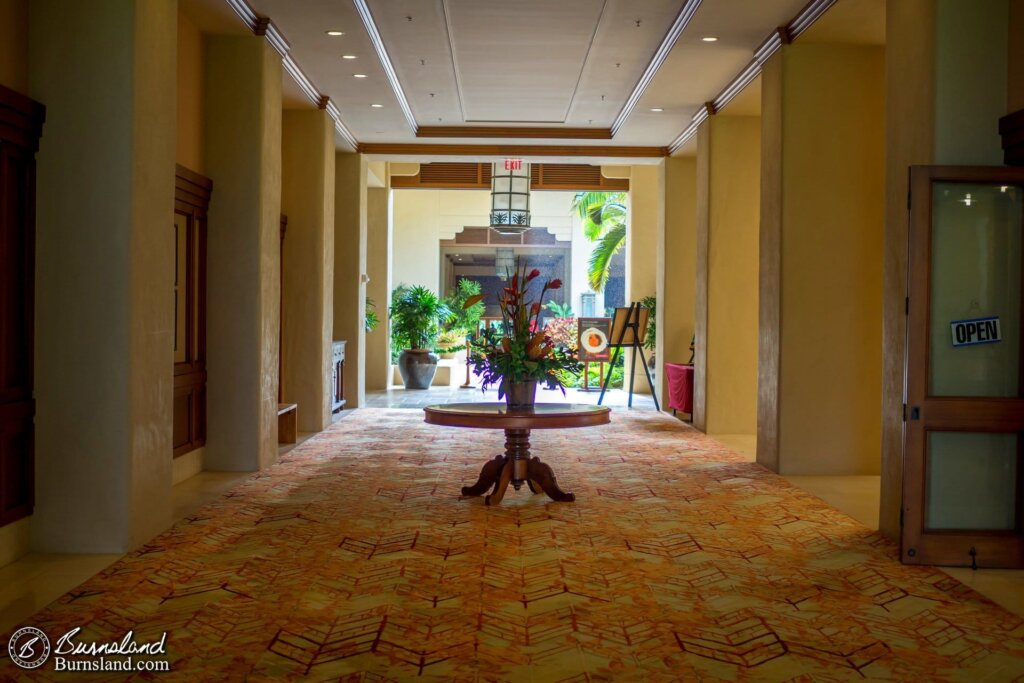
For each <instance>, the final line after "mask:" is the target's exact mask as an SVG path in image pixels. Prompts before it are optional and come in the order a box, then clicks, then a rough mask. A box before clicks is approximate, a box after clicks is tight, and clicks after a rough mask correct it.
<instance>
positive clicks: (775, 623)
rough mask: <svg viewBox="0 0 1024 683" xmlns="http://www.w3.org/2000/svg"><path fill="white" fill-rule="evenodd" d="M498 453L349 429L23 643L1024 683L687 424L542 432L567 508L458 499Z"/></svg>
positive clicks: (470, 436)
mask: <svg viewBox="0 0 1024 683" xmlns="http://www.w3.org/2000/svg"><path fill="white" fill-rule="evenodd" d="M502 440H503V439H502V435H501V433H500V432H495V431H487V430H468V429H452V428H445V427H436V426H430V425H426V424H424V423H423V421H422V413H421V412H420V411H412V410H404V411H403V410H375V409H364V410H360V411H357V412H355V413H354V414H353V415H352V416H351V417H348V418H346V419H344V420H342V421H340V422H338V423H336V424H335V425H333V426H332V427H331V428H330V429H329V430H327V431H326V432H324V433H323V434H321V435H319V436H318V437H315V438H314V439H311V440H310V441H308V442H306V443H305V444H303V445H301V446H300V447H298V448H296V449H295V450H294V451H292V452H291V453H290V454H288V455H287V456H285V457H284V458H283V459H282V461H281V462H280V463H278V464H277V465H275V466H273V467H271V468H269V469H267V470H265V471H263V472H261V473H259V474H257V475H254V476H253V477H252V478H250V479H248V480H246V481H245V482H244V483H242V484H241V485H240V486H238V487H237V488H235V489H233V490H232V491H231V492H229V493H228V494H227V495H226V496H225V497H223V498H222V499H221V500H219V501H218V502H216V503H214V504H212V505H210V506H207V507H206V508H204V509H202V510H201V511H200V512H198V513H196V514H195V515H193V516H191V517H189V518H187V519H186V520H184V521H182V522H181V523H179V524H177V525H176V526H174V527H173V528H172V529H170V530H169V531H167V532H166V533H164V534H162V535H161V536H159V537H158V538H156V539H155V540H154V541H153V542H151V543H149V544H148V545H146V546H145V547H142V548H140V549H139V550H137V551H136V552H134V553H132V554H131V555H129V556H127V557H126V558H124V559H123V560H121V561H119V562H117V563H116V564H114V565H112V566H111V567H110V568H109V569H107V570H106V571H104V572H102V573H101V574H98V575H97V576H95V577H94V578H92V579H91V580H89V581H88V582H86V583H85V584H83V585H82V586H80V587H79V588H77V589H76V590H74V591H71V592H70V593H68V594H66V595H64V596H63V597H62V598H60V599H59V600H57V601H56V602H55V603H54V604H52V605H51V606H50V607H48V608H47V609H46V610H44V611H43V612H41V613H39V614H37V615H36V616H35V617H34V618H33V620H32V624H33V625H34V626H37V627H40V628H42V629H43V630H44V631H46V632H47V633H55V632H58V633H59V632H62V631H65V630H67V629H70V628H72V627H74V626H83V629H84V630H83V633H82V635H81V636H80V638H79V639H80V640H85V639H96V640H120V638H121V637H122V636H123V635H124V633H125V632H126V631H127V630H128V629H134V630H135V632H136V634H137V635H138V637H139V639H140V640H144V639H147V638H148V639H153V638H157V637H159V635H160V634H161V633H163V632H164V631H166V632H167V633H168V637H167V649H168V654H167V658H168V660H169V661H171V666H172V671H171V673H169V674H166V673H165V674H140V675H139V676H145V677H146V678H147V679H148V680H189V681H242V680H249V681H261V680H315V681H328V680H330V681H338V680H341V681H412V680H417V681H419V680H423V681H449V680H451V681H574V682H575V681H794V682H795V681H847V680H865V679H867V680H894V681H945V680H953V681H1013V680H1024V621H1022V620H1021V619H1020V618H1019V617H1016V616H1014V615H1012V614H1010V613H1008V612H1006V611H1004V610H1003V609H1001V608H999V607H997V606H995V605H993V604H992V603H990V602H988V601H987V600H985V599H984V598H982V597H981V596H979V595H978V594H976V593H974V592H973V591H971V590H970V589H968V588H967V587H965V586H964V585H962V584H960V583H958V582H957V581H955V580H953V579H951V578H950V577H948V576H947V575H945V574H943V573H942V572H940V571H938V570H934V569H930V568H922V567H906V566H903V565H901V564H899V563H898V562H897V561H896V559H895V557H896V549H895V547H894V546H893V545H892V544H891V543H890V542H889V541H886V540H884V539H882V538H881V537H879V536H878V535H877V534H876V533H873V532H872V531H870V530H869V529H867V528H865V527H863V526H862V525H860V524H859V523H857V522H855V521H853V520H852V519H850V518H848V517H846V516H845V515H843V514H841V513H839V512H838V511H836V510H834V509H832V508H830V507H828V506H827V505H826V504H825V503H823V502H821V501H820V500H818V499H817V498H814V497H813V496H810V495H809V494H806V493H804V492H802V491H801V490H800V489H798V488H796V487H794V486H792V485H790V484H788V483H787V482H785V481H784V480H783V479H781V478H780V477H777V476H775V475H773V474H771V473H769V472H768V471H766V470H765V469H763V468H761V467H760V466H758V465H756V464H754V463H749V462H746V461H744V460H743V459H742V458H741V457H740V456H738V455H736V454H734V453H731V452H730V451H728V450H727V449H725V448H724V447H723V446H721V445H720V444H718V443H716V442H715V441H713V440H712V439H709V438H707V437H705V436H704V435H702V434H700V433H699V432H696V431H694V430H693V429H691V428H689V427H687V426H686V425H684V424H682V423H680V422H678V421H676V420H674V419H672V418H669V417H667V416H664V415H660V414H657V413H651V412H632V413H631V412H626V411H614V412H613V415H612V424H610V425H606V426H602V427H594V428H587V429H577V430H564V431H550V432H542V431H535V432H534V433H533V439H532V441H533V454H534V455H537V456H540V457H541V458H542V459H543V460H544V461H545V462H547V463H549V464H551V465H552V467H553V468H554V469H555V472H556V474H557V475H558V479H559V483H560V484H561V486H562V488H563V489H565V490H567V491H573V492H575V494H576V497H577V500H576V502H575V503H554V502H551V501H549V500H548V499H547V498H546V497H545V496H544V495H542V494H541V495H533V494H531V493H530V492H529V491H528V489H527V488H526V487H525V486H524V487H523V488H522V490H520V491H513V490H511V489H510V490H509V492H508V494H507V495H506V497H505V500H504V502H503V503H502V504H501V505H500V506H497V507H493V508H489V507H486V506H485V505H484V502H483V500H482V499H481V498H467V499H462V500H460V498H459V495H458V491H459V489H460V487H461V486H463V485H467V484H472V483H473V482H475V481H476V477H477V474H478V473H479V470H480V467H481V466H482V464H483V463H484V461H485V460H486V459H488V458H491V457H493V456H494V455H495V454H497V453H498V452H499V451H500V449H501V444H502ZM5 642H6V641H5ZM47 666H49V665H47ZM8 675H11V676H13V677H17V678H19V679H21V680H48V679H51V678H59V675H58V674H55V673H54V672H53V671H52V670H47V668H46V667H44V668H42V669H38V670H35V671H31V672H30V671H20V670H17V669H14V667H13V664H12V663H11V661H10V660H9V659H8V658H7V657H6V653H5V654H4V657H3V659H2V660H0V678H4V679H6V677H7V676H8ZM119 675H120V676H121V677H122V679H123V677H124V674H119ZM104 676H107V677H108V678H110V677H111V676H112V678H113V679H114V680H117V675H111V674H78V678H77V679H75V680H84V679H88V680H108V678H104Z"/></svg>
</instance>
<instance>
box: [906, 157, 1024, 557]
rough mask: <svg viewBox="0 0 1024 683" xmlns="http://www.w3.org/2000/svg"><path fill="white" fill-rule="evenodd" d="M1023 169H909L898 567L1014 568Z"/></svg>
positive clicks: (1022, 368)
mask: <svg viewBox="0 0 1024 683" xmlns="http://www.w3.org/2000/svg"><path fill="white" fill-rule="evenodd" d="M1022 226H1024V169H1012V168H979V167H936V166H919V167H913V168H912V169H911V201H910V260H909V286H908V291H909V299H908V301H907V315H908V320H907V361H906V368H907V375H906V405H905V408H904V421H905V432H904V472H903V511H902V512H903V515H902V520H903V527H902V539H901V546H902V547H901V552H902V559H903V561H904V562H907V563H914V564H918V563H919V564H939V565H960V566H978V567H1021V566H1024V531H1022V517H1024V503H1022V490H1024V489H1022V481H1024V464H1022V452H1024V451H1022V443H1024V374H1022V373H1024V363H1022V362H1021V357H1022V355H1021V351H1022V344H1021V337H1022V329H1024V328H1022V316H1021V298H1022V286H1021V283H1022V278H1021V267H1022V262H1024V244H1022Z"/></svg>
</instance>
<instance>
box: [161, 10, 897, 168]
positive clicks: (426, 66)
mask: <svg viewBox="0 0 1024 683" xmlns="http://www.w3.org/2000/svg"><path fill="white" fill-rule="evenodd" d="M363 1H365V3H366V6H367V8H368V9H369V14H370V16H371V18H372V24H373V26H374V27H375V28H376V31H377V32H378V33H379V35H380V40H381V42H382V44H383V46H384V49H385V51H386V52H387V58H388V60H389V61H390V64H391V66H392V67H393V68H394V72H395V74H396V75H397V79H398V82H399V83H400V87H401V91H402V93H403V94H404V96H405V98H406V100H407V101H408V104H409V108H410V109H411V111H412V115H413V118H414V119H415V121H416V124H417V125H418V126H439V125H441V126H463V125H464V126H473V125H494V124H500V125H502V126H512V127H515V126H547V127H555V128H557V127H559V126H567V127H593V128H597V129H604V130H606V129H608V128H609V127H610V126H611V125H612V122H613V121H614V120H615V118H616V116H617V115H618V113H619V112H620V111H621V110H622V108H623V106H624V103H625V102H626V101H627V100H628V99H629V97H630V95H631V94H632V92H633V90H634V88H635V87H636V84H637V83H638V81H639V79H640V77H641V75H642V74H643V73H644V71H645V69H646V68H647V66H648V64H649V63H650V62H651V59H652V57H653V56H654V54H655V53H656V51H657V50H658V48H659V46H660V44H661V42H662V41H663V40H664V38H665V36H666V34H667V32H668V31H669V28H670V27H671V26H672V24H673V22H674V21H675V19H676V17H677V16H679V13H680V11H681V9H682V7H683V6H684V5H685V4H686V3H685V0H363ZM806 1H807V0H703V2H702V3H701V4H700V6H699V8H698V9H697V11H696V13H695V14H694V15H693V17H692V19H691V21H690V23H689V25H688V26H687V27H686V29H685V30H684V31H683V33H682V35H681V36H680V37H679V39H678V41H677V42H676V44H675V46H674V48H673V49H672V51H671V52H670V54H669V55H668V57H667V59H666V60H665V62H664V63H663V64H662V65H661V67H660V69H659V70H658V71H657V73H656V75H655V76H654V78H653V79H652V80H651V81H650V83H649V84H648V86H647V88H646V90H645V91H644V93H643V96H642V97H641V98H640V100H639V102H638V103H637V105H636V107H635V108H634V109H633V110H632V112H631V114H630V116H629V117H628V118H627V119H626V121H625V123H624V124H623V125H622V126H621V128H619V129H618V132H617V134H616V135H615V137H614V139H611V140H590V141H581V140H573V141H572V142H571V143H567V142H566V140H564V139H519V140H518V141H521V142H524V143H528V144H548V145H564V144H573V145H579V144H585V145H592V146H594V147H595V150H597V149H599V148H600V147H602V146H658V147H662V146H667V145H669V144H670V143H671V142H672V141H673V140H674V139H675V138H676V137H677V136H678V135H679V133H680V132H681V131H682V130H684V129H685V128H686V127H687V126H688V125H689V123H690V121H691V119H692V117H693V115H694V114H695V113H696V112H697V110H698V109H699V108H700V107H702V106H703V104H704V103H705V102H707V101H710V100H712V99H714V98H715V97H716V96H717V95H718V94H719V93H720V92H721V91H722V90H723V89H724V88H725V86H726V85H727V84H728V83H729V82H730V81H731V80H732V79H733V78H734V77H735V76H736V75H737V73H739V72H740V71H741V70H742V69H743V68H744V67H745V66H746V65H747V64H749V63H750V61H751V60H752V58H753V53H754V50H755V49H756V48H757V47H758V46H759V45H760V44H761V43H762V41H763V40H764V39H765V38H766V37H767V36H768V35H769V34H770V33H771V32H772V31H774V30H775V29H776V27H778V26H784V25H786V24H787V23H788V22H789V21H791V20H792V19H793V18H794V17H795V16H796V15H797V14H798V13H799V12H800V11H801V9H802V8H803V7H804V6H805V4H806ZM181 2H182V8H183V10H184V11H186V12H187V13H188V14H189V15H190V16H193V15H195V16H193V18H195V19H196V20H197V23H198V24H199V25H200V26H201V28H202V29H203V30H205V31H207V32H224V31H225V28H226V26H225V25H226V22H227V17H229V16H230V15H229V14H226V13H225V12H224V8H229V7H230V6H229V5H228V2H227V0H181ZM247 2H249V4H250V5H251V7H252V8H253V10H254V11H255V12H257V13H258V14H260V15H262V16H266V17H270V19H271V20H272V21H273V22H274V24H275V25H276V26H277V27H278V28H279V29H280V31H281V33H283V34H284V36H285V38H286V39H287V40H288V41H289V43H290V44H291V52H290V55H291V57H292V58H293V59H294V61H295V62H296V63H297V64H298V65H299V67H300V68H301V69H302V70H303V71H304V72H305V73H306V75H307V76H308V77H309V79H310V80H311V81H312V82H313V83H314V84H315V86H316V88H317V89H318V90H320V91H321V92H323V93H324V94H326V95H328V96H329V97H330V98H331V100H332V101H333V102H334V104H335V106H337V108H338V110H339V112H340V115H341V118H342V120H343V121H344V122H345V124H346V126H347V127H348V128H349V129H350V130H351V131H352V133H353V134H354V135H355V136H356V138H358V140H359V141H361V142H367V143H374V142H385V143H411V142H421V143H422V142H429V143H434V144H437V143H442V144H444V143H451V144H459V143H466V144H471V143H480V142H483V143H489V144H503V143H509V144H512V143H514V142H517V140H513V139H511V138H501V139H494V138H490V139H473V138H472V137H471V135H472V133H471V132H470V131H467V133H468V134H467V135H466V136H465V137H458V138H452V137H448V138H431V139H425V138H417V137H416V135H415V131H414V130H412V128H411V127H410V124H409V122H408V121H407V119H406V117H405V116H404V114H403V111H402V106H401V105H400V100H399V97H398V96H396V93H395V90H394V89H393V88H392V86H391V83H390V82H389V80H388V76H387V73H386V71H385V69H384V67H383V66H382V64H381V60H380V58H379V57H378V54H377V52H376V49H375V47H374V43H373V41H372V40H371V38H370V34H369V33H368V31H367V28H366V26H364V24H363V21H362V19H361V18H360V15H359V12H358V11H357V9H356V4H355V3H356V0H247ZM879 7H883V0H838V2H837V4H836V6H835V8H834V9H833V10H830V11H829V12H828V13H826V15H825V16H824V17H823V18H822V20H821V22H820V24H819V26H820V29H819V30H818V31H817V32H814V31H813V29H812V31H809V32H808V33H806V34H805V35H806V36H807V40H811V39H818V40H829V41H833V40H837V39H846V40H854V39H855V40H858V41H861V42H870V43H876V42H877V41H879V40H881V39H883V38H884V17H883V18H882V20H880V19H879V16H880V13H879V9H878V8H879ZM218 10H219V11H218ZM833 12H834V14H833ZM869 20H870V21H869ZM637 22H639V25H637ZM851 24H856V25H857V26H859V27H862V28H860V29H857V30H859V31H860V33H859V34H857V35H854V36H852V37H851V36H850V35H848V33H849V31H850V30H851V29H850V28H849V27H850V25H851ZM239 25H241V22H240V21H239ZM863 27H866V28H863ZM329 30H340V31H343V32H344V34H345V35H343V36H328V35H327V34H326V32H327V31H329ZM860 34H864V35H860ZM705 36H714V37H716V38H718V40H717V41H716V42H703V41H701V38H702V37H705ZM803 39H804V38H803V37H801V38H800V40H803ZM343 55H352V56H354V57H355V59H343V58H342V56H343ZM354 74H364V75H365V76H366V78H355V77H354ZM286 78H287V77H286ZM301 97H302V93H301V91H299V90H297V89H296V88H293V87H289V85H288V84H287V83H286V85H285V104H286V106H289V107H297V106H303V103H302V101H301ZM373 104H378V105H382V106H380V107H372V106H371V105H373ZM652 109H661V110H662V111H660V112H654V111H651V110H652ZM748 111H749V112H750V113H754V112H755V111H756V97H755V94H754V93H753V92H751V93H748V94H747V98H746V100H745V101H744V102H737V103H736V104H735V105H734V106H732V107H731V111H730V112H729V113H741V112H743V113H746V112H748ZM595 156H596V155H595Z"/></svg>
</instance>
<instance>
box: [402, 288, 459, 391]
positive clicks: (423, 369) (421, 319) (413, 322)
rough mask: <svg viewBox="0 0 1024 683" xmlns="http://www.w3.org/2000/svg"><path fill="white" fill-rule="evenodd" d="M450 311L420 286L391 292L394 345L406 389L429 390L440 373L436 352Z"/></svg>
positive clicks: (432, 294)
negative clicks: (436, 345) (435, 349)
mask: <svg viewBox="0 0 1024 683" xmlns="http://www.w3.org/2000/svg"><path fill="white" fill-rule="evenodd" d="M449 317H451V310H450V309H449V308H448V306H447V305H445V304H444V302H442V301H441V300H440V299H439V298H438V297H437V294H435V293H434V292H432V291H430V290H429V289H427V288H426V287H421V286H419V285H414V286H409V285H398V287H396V288H395V291H394V292H392V293H391V342H392V344H393V345H394V348H398V349H402V351H401V353H399V354H398V372H399V374H401V375H402V382H403V383H404V384H405V388H406V389H428V388H430V383H431V382H433V381H434V374H435V373H436V372H437V361H438V356H437V354H436V353H434V352H433V348H434V345H435V344H436V343H437V337H438V335H439V334H440V332H441V325H442V323H443V322H444V321H445V320H447V319H448V318H449Z"/></svg>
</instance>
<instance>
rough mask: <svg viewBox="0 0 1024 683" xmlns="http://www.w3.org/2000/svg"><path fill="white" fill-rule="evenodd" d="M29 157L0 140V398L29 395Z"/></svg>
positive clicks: (11, 398) (20, 398)
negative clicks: (0, 328) (27, 199)
mask: <svg viewBox="0 0 1024 683" xmlns="http://www.w3.org/2000/svg"><path fill="white" fill-rule="evenodd" d="M31 163H32V160H31V157H29V156H27V155H26V154H25V153H24V152H22V151H19V150H18V149H17V148H15V147H13V146H11V145H3V144H0V212H2V214H3V215H2V216H0V259H2V266H0V321H3V328H4V333H3V334H2V335H0V401H2V402H10V401H25V400H28V399H29V398H31V396H32V357H31V356H32V349H31V337H32V334H31V327H32V318H31V313H32V306H31V304H32V302H31V300H30V298H29V293H30V292H31V288H32V282H31V273H32V263H31V261H30V260H29V259H30V257H31V253H30V252H31V251H33V250H32V249H31V245H30V243H29V240H30V233H29V229H28V223H27V218H28V217H27V208H28V207H27V206H26V200H25V199H24V198H25V197H26V196H27V195H29V194H30V192H29V188H28V187H27V183H28V179H29V177H30V175H31V173H30V168H31Z"/></svg>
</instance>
